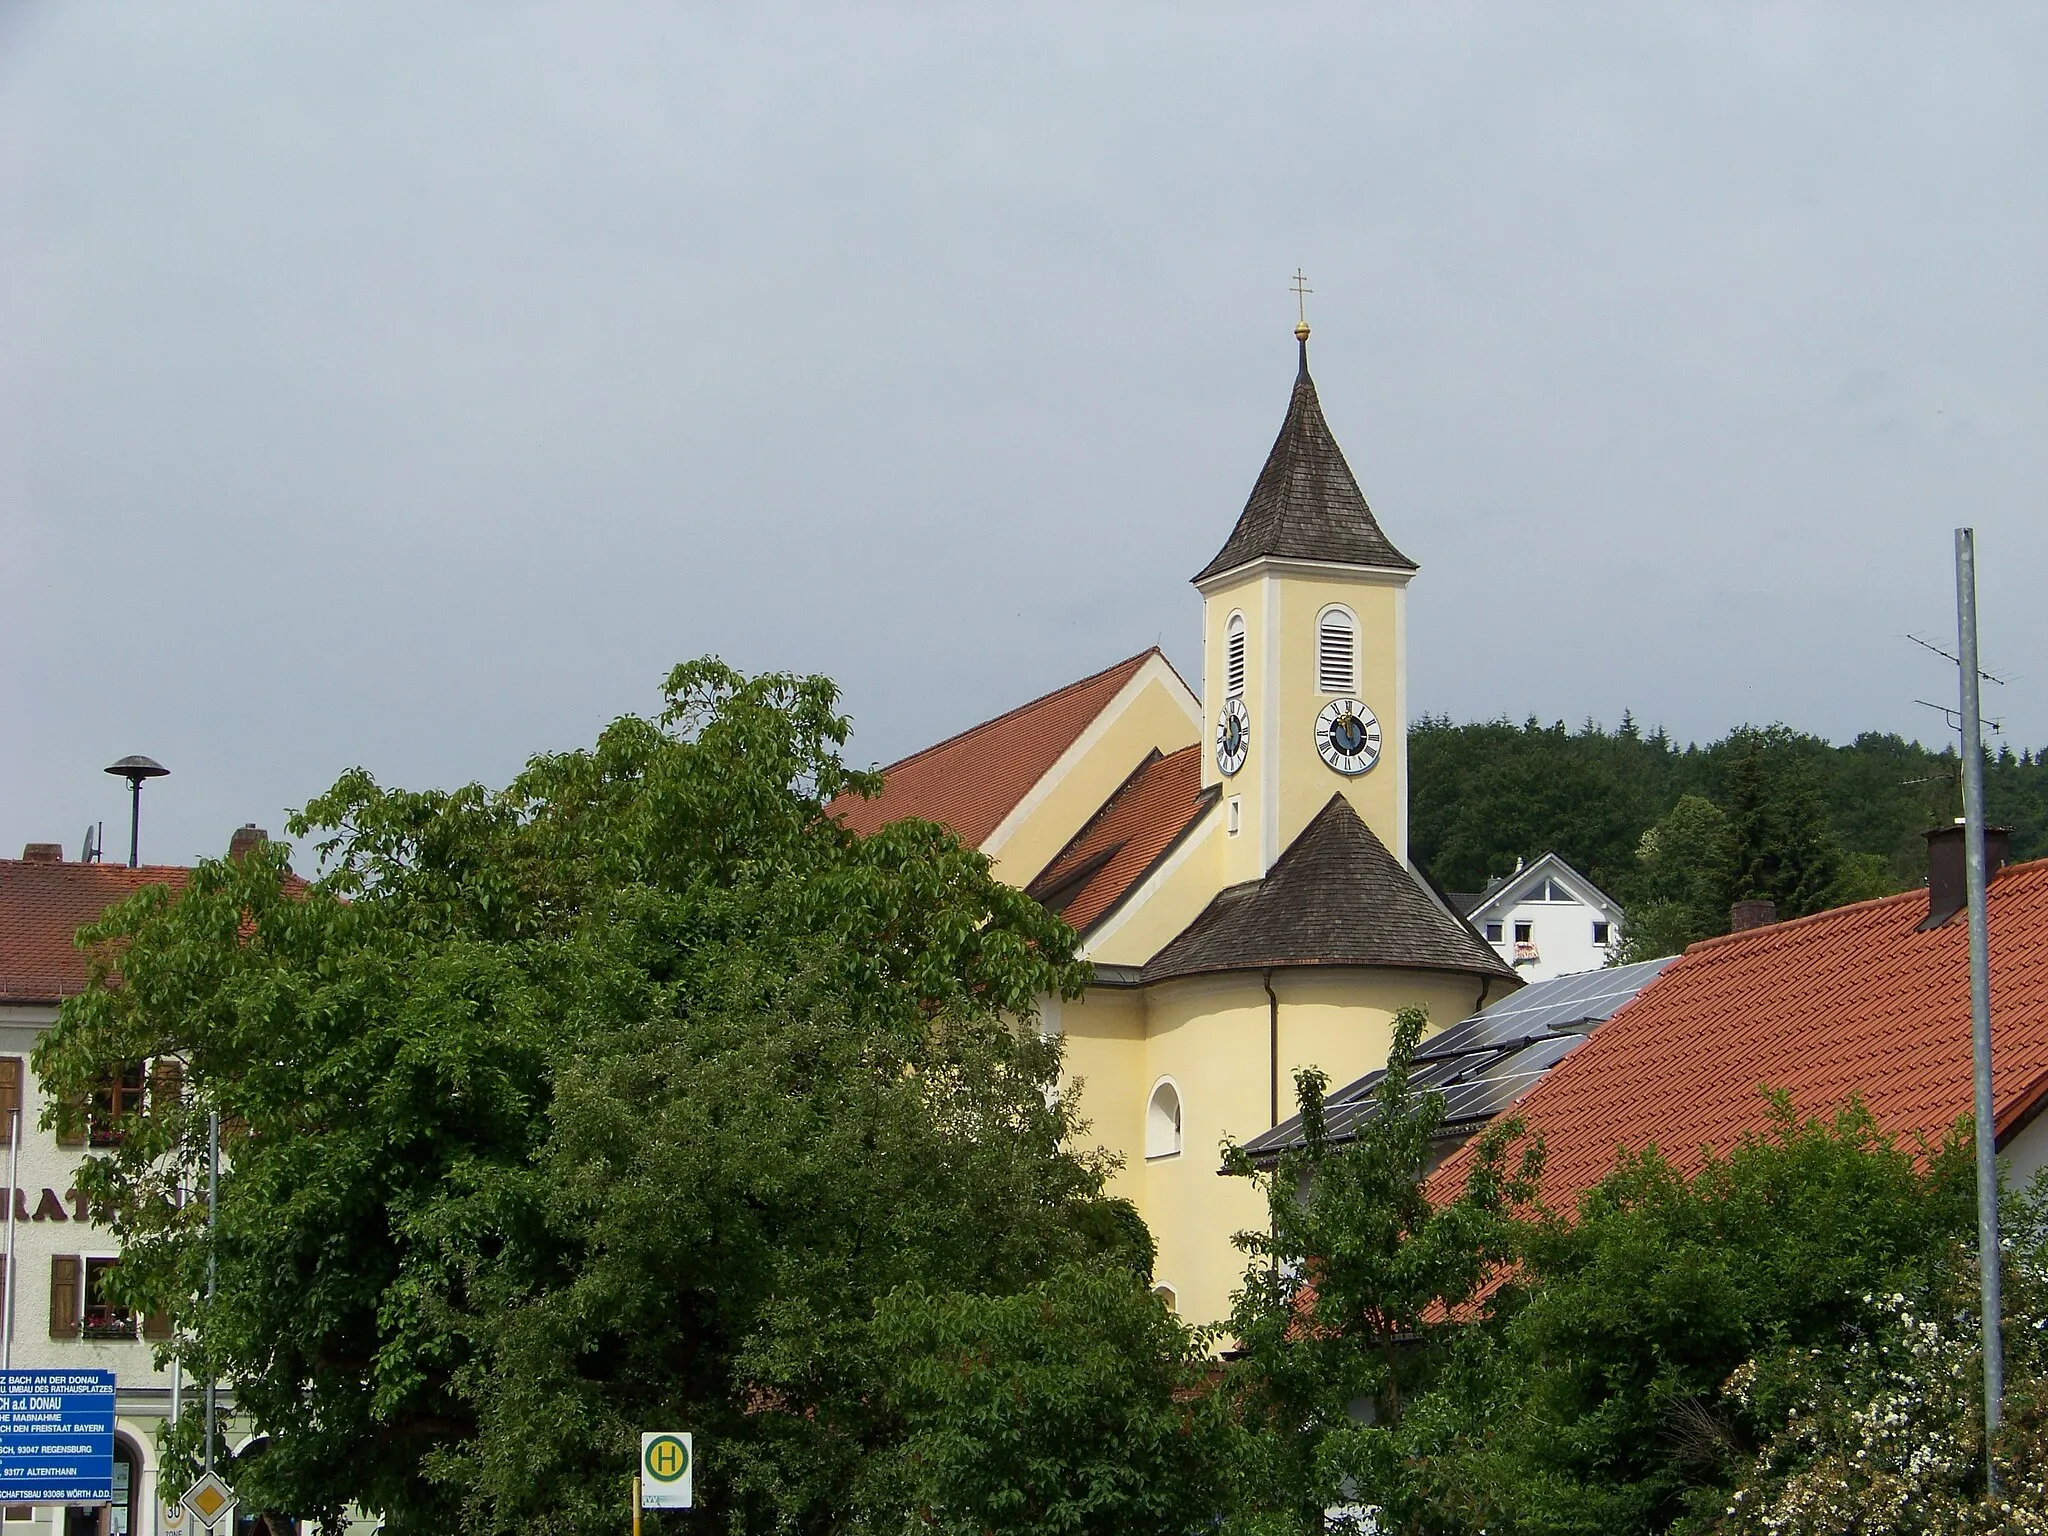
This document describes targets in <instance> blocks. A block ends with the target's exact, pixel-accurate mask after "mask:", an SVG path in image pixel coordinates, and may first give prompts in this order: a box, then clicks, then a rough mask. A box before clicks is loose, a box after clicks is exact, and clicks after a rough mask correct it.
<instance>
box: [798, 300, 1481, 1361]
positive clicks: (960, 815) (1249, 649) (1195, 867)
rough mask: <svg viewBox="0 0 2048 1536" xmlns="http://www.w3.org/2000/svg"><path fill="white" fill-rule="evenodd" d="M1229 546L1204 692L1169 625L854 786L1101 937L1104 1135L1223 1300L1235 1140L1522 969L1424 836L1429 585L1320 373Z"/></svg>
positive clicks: (1208, 636) (1083, 1014)
mask: <svg viewBox="0 0 2048 1536" xmlns="http://www.w3.org/2000/svg"><path fill="white" fill-rule="evenodd" d="M1297 338H1298V341H1299V345H1300V356H1299V367H1298V369H1297V372H1296V375H1295V380H1294V385H1293V389H1292V392H1291V394H1290V397H1289V400H1288V406H1287V413H1286V416H1285V419H1284V421H1283V423H1282V426H1281V429H1280V433H1279V436H1278V438H1277V439H1276V441H1275V442H1274V445H1273V448H1272V450H1271V452H1270V453H1269V454H1268V456H1267V460H1266V463H1265V465H1264V467H1263V469H1262V470H1261V471H1260V473H1259V475H1258V478H1257V480H1256V482H1255V484H1254V486H1253V489H1252V493H1251V496H1250V498H1249V499H1248V500H1247V502H1246V503H1245V506H1244V509H1243V511H1242V513H1241V514H1240V515H1239V517H1238V519H1237V521H1236V523H1235V525H1234V526H1233V527H1232V528H1231V529H1230V531H1229V535H1228V537H1227V538H1226V539H1225V541H1224V543H1223V545H1222V547H1221V548H1220V549H1219V550H1218V552H1217V554H1216V556H1215V558H1214V559H1212V560H1211V561H1210V562H1209V563H1208V564H1207V565H1206V566H1205V567H1203V569H1202V570H1201V571H1200V572H1199V573H1198V574H1197V575H1196V576H1195V578H1194V584H1195V587H1196V589H1197V590H1198V591H1199V592H1200V593H1201V595H1202V600H1203V634H1202V649H1201V655H1202V658H1203V673H1202V678H1201V682H1200V686H1199V688H1192V687H1190V686H1189V685H1188V684H1187V683H1186V682H1185V681H1184V680H1183V679H1182V678H1181V677H1180V676H1179V675H1178V674H1177V673H1176V672H1175V671H1174V669H1173V667H1172V666H1171V665H1169V664H1168V663H1167V661H1166V658H1165V657H1164V656H1163V655H1162V654H1160V653H1159V652H1158V651H1157V650H1153V651H1148V652H1145V653H1144V654H1142V655H1139V656H1135V657H1131V658H1129V659H1128V660H1126V661H1123V662H1120V663H1118V664H1117V665H1116V666H1114V667H1111V668H1108V669H1107V670H1105V671H1103V672H1101V673H1098V674H1096V675H1094V676H1093V677H1089V678H1084V679H1082V680H1081V681H1080V682H1077V683H1074V684H1072V685H1070V686H1068V687H1067V688H1063V689H1061V690H1059V691H1058V692H1056V693H1052V694H1048V695H1046V696H1045V697H1044V698H1041V699H1038V700H1034V701H1033V702H1032V703H1030V704H1027V705H1024V706H1022V707H1021V708H1019V709H1017V710H1013V711H1011V712H1010V713H1009V714H1007V715H1003V716H1000V717H998V718H997V719H995V720H991V721H988V722H985V723H984V724H982V725H979V726H976V727H974V728H973V729H972V730H969V731H966V732H963V733H962V734H961V735H959V736H956V737H953V738H950V739H949V740H947V741H944V742H941V743H939V744H938V745H937V746H934V747H932V748H929V749H927V750H926V751H924V752H920V753H918V754H916V755H915V756H913V757H910V758H906V759H904V760H903V761H902V762H900V763H895V764H892V765H890V766H889V767H888V768H886V769H884V770H883V776H884V787H883V789H882V791H881V792H880V794H878V795H877V796H876V797H874V798H873V799H868V800H851V799H849V800H844V801H841V802H838V803H837V804H835V806H834V807H833V809H834V812H835V814H837V815H838V816H839V817H840V818H841V819H842V820H843V821H844V822H845V824H846V825H847V826H849V827H850V828H852V829H853V830H855V831H858V832H868V831H872V830H874V829H875V828H877V827H879V826H882V825H884V824H886V823H888V822H890V821H894V820H898V819H900V818H904V817H911V816H917V817H923V818H926V819H930V820H934V821H939V822H942V823H944V824H946V825H947V826H949V827H951V828H952V829H953V830H954V831H955V832H956V833H957V834H958V835H959V836H960V838H961V840H962V841H963V842H965V843H967V844H968V845H970V846H972V847H976V848H979V849H980V850H981V851H982V852H983V853H985V854H986V855H988V857H989V858H990V860H991V863H992V867H993V869H994V871H995V873H996V874H997V875H998V876H999V877H1000V878H1002V879H1004V880H1007V881H1009V882H1010V883H1012V884H1014V885H1018V886H1022V887H1023V888H1025V889H1026V890H1028V891H1030V892H1031V893H1032V894H1033V895H1035V896H1037V897H1038V899H1039V900H1041V901H1042V902H1044V903H1045V904H1046V905H1047V906H1048V907H1049V908H1051V909H1052V910H1054V911H1057V912H1058V913H1060V914H1061V916H1062V917H1064V918H1065V919H1066V921H1067V922H1068V923H1069V924H1071V925H1072V926H1073V927H1074V928H1075V930H1076V931H1077V932H1078V933H1079V934H1080V935H1081V940H1082V953H1083V955H1084V956H1085V957H1086V958H1087V959H1089V960H1091V961H1093V962H1094V965H1095V983H1094V985H1092V986H1091V987H1090V988H1089V989H1088V991H1087V993H1086V995H1085V996H1083V997H1082V998H1080V999H1079V1000H1077V1001H1073V1002H1065V1003H1062V1002H1061V1001H1060V1000H1058V999H1047V1000H1045V1001H1044V1003H1043V1005H1042V1010H1041V1015H1040V1020H1039V1024H1040V1027H1041V1028H1043V1029H1045V1030H1047V1031H1049V1032H1054V1033H1057V1034H1058V1035H1059V1036H1061V1037H1062V1039H1063V1043H1064V1053H1065V1069H1064V1070H1065V1073H1066V1077H1067V1085H1068V1086H1069V1087H1071V1088H1073V1089H1076V1090H1077V1091H1078V1097H1079V1105H1080V1112H1081V1115H1082V1117H1083V1118H1084V1119H1085V1121H1086V1122H1087V1130H1086V1132H1085V1134H1086V1137H1087V1139H1088V1142H1089V1143H1090V1145H1099V1146H1100V1147H1101V1148H1102V1149H1104V1150H1106V1151H1108V1152H1110V1153H1111V1154H1113V1155H1114V1157H1115V1158H1116V1159H1117V1161H1118V1165H1119V1171H1118V1172H1117V1174H1116V1175H1115V1177H1114V1179H1113V1181H1112V1186H1111V1187H1112V1192H1113V1193H1115V1194H1119V1195H1123V1196H1126V1197H1128V1198H1129V1199H1130V1200H1131V1201H1132V1202H1133V1203H1134V1204H1135V1205H1136V1206H1137V1208H1138V1210H1139V1211H1140V1213H1141V1214H1142V1215H1143V1216H1144V1218H1145V1220H1146V1222H1147V1224H1148V1225H1149V1226H1150V1228H1151V1230H1152V1233H1153V1236H1154V1238H1155V1239H1156V1241H1157V1243H1158V1247H1159V1258H1158V1263H1157V1266H1156V1269H1155V1280H1156V1282H1157V1285H1158V1287H1159V1289H1160V1291H1161V1293H1162V1294H1163V1295H1164V1296H1165V1297H1166V1298H1168V1299H1169V1300H1170V1301H1171V1302H1172V1304H1173V1305H1175V1306H1176V1307H1177V1308H1178V1309H1179V1310H1180V1311H1181V1312H1182V1313H1183V1314H1184V1315H1186V1316H1188V1317H1190V1318H1191V1319H1193V1320H1195V1321H1198V1322H1206V1321H1211V1320H1215V1319H1219V1318H1222V1317H1224V1316H1225V1315H1226V1314H1227V1313H1228V1311H1229V1307H1230V1297H1231V1292H1232V1291H1233V1290H1234V1289H1235V1288H1236V1286H1237V1285H1238V1284H1239V1282H1240V1280H1241V1277H1242V1271H1243V1255H1242V1254H1241V1253H1240V1252H1239V1251H1238V1250H1237V1248H1236V1247H1235V1245H1234V1244H1233V1243H1232V1240H1231V1239H1232V1235H1233V1234H1234V1233H1236V1232H1238V1231H1241V1230H1245V1229H1248V1228H1252V1227H1256V1226H1258V1225H1261V1224H1262V1222H1263V1219H1264V1218H1263V1209H1262V1207H1261V1206H1260V1204H1259V1198H1258V1195H1257V1192H1256V1191H1255V1190H1254V1189H1253V1188H1251V1187H1250V1186H1249V1185H1248V1184H1247V1183H1246V1182H1245V1181H1243V1180H1228V1179H1219V1178H1218V1177H1217V1165H1218V1157H1219V1154H1220V1152H1221V1149H1222V1148H1223V1147H1224V1146H1225V1145H1226V1144H1229V1143H1240V1144H1241V1143H1244V1142H1247V1141H1249V1140H1250V1139H1251V1138H1253V1137H1255V1136H1257V1135H1259V1134H1260V1133H1262V1132H1265V1131H1268V1130H1270V1129H1272V1128H1273V1127H1274V1126H1275V1125H1277V1124H1279V1123H1280V1121H1281V1120H1283V1119H1284V1118H1285V1117H1286V1116H1288V1115H1289V1114H1291V1113H1292V1112H1293V1108H1294V1106H1293V1102H1292V1100H1293V1090H1292V1082H1293V1077H1294V1074H1295V1072H1296V1071H1297V1070H1298V1069H1300V1068H1303V1067H1310V1066H1313V1067H1318V1068H1320V1069H1322V1070H1323V1071H1324V1072H1326V1073H1328V1074H1329V1076H1330V1079H1331V1080H1332V1081H1333V1082H1346V1081H1349V1080H1352V1079H1354V1078H1357V1077H1360V1076H1362V1075H1364V1074H1365V1073H1367V1072H1370V1071H1371V1070H1372V1069H1374V1068H1375V1067H1378V1066H1380V1065H1383V1064H1384V1062H1385V1060H1386V1055H1387V1050H1388V1047H1389V1045H1390V1044H1391V1041H1392V1033H1393V1019H1394V1015H1395V1014H1396V1013H1397V1012H1398V1011H1400V1010H1401V1009H1402V1008H1405V1007H1410V1006H1417V1007H1422V1008H1424V1009H1426V1010H1427V1011H1428V1014H1429V1017H1430V1020H1431V1022H1432V1024H1433V1025H1434V1026H1437V1027H1442V1026H1445V1025H1449V1024H1453V1023H1455V1022H1457V1021H1459V1020H1461V1019H1464V1018H1466V1017H1467V1016H1468V1015H1470V1014H1471V1013H1473V1012H1474V1011H1475V1010H1477V1009H1479V1008H1481V1007H1483V1006H1484V1005H1485V1004H1486V1003H1488V1002H1490V1001H1492V1000H1494V999H1497V998H1499V997H1501V996H1503V995H1504V994H1505V993H1507V992H1508V991H1511V990H1513V989H1514V988H1515V987H1517V986H1518V985H1520V979H1519V978H1518V977H1517V976H1516V974H1515V971H1514V968H1513V967H1512V966H1511V965H1509V964H1508V963H1506V962H1505V961H1503V960H1502V959H1501V957H1500V956H1498V955H1497V954H1495V952H1494V951H1493V950H1492V949H1491V948H1489V947H1488V946H1487V945H1486V944H1485V943H1483V942H1482V941H1481V940H1480V938H1479V936H1478V934H1477V933H1476V932H1475V931H1474V930H1473V929H1472V927H1471V926H1470V925H1469V924H1468V923H1466V921H1465V920H1464V918H1463V917H1462V916H1461V915H1460V914H1459V913H1458V912H1456V911H1455V910H1453V909H1452V907H1451V906H1450V905H1449V904H1448V902H1447V901H1446V900H1445V899H1444V898H1443V897H1442V896H1440V895H1439V894H1438V893H1437V892H1436V891H1435V890H1434V889H1433V888H1432V887H1431V886H1430V884H1429V883H1428V881H1426V880H1425V879H1423V878H1422V876H1421V875H1420V873H1419V872H1418V871H1417V870H1416V869H1415V868H1414V867H1413V866H1412V865H1411V864H1410V863H1409V861H1408V751H1407V721H1408V716H1409V713H1410V701H1409V698H1408V686H1407V668H1408V656H1407V602H1408V588H1409V583H1410V581H1411V580H1412V579H1413V577H1414V576H1415V574H1416V569H1417V567H1416V565H1415V563H1414V562H1413V561H1412V560H1410V559H1408V558H1407V557H1406V556H1405V555H1403V554H1402V553H1401V552H1400V550H1398V549H1397V548H1396V547H1395V546H1394V544H1393V543H1392V542H1391V541H1390V540H1389V539H1388V537H1387V536H1386V534H1385V533H1384V532H1383V531H1382V529H1381V527H1380V525H1379V522H1378V520H1377V518H1376V517H1375V516H1374V514H1373V512H1372V511H1371V509H1370V508H1369V506H1368V505H1367V503H1366V501H1365V498H1364V496H1363V495H1362V494H1361V492H1360V491H1359V488H1358V484H1357V481H1356V479H1355V478H1354V477H1353V475H1352V473H1351V469H1350V466H1349V465H1348V464H1347V463H1346V462H1345V459H1344V455H1343V453H1342V452H1341V451H1340V450H1339V448H1338V446H1337V443H1336V440H1335V438H1334V436H1333V435H1332V433H1331V431H1330V428H1329V426H1328V423H1327V422H1326V421H1325V419H1324V416H1323V412H1322V407H1321V404H1320V401H1319V399H1318V397H1317V394H1316V388H1315V384H1314V382H1313V380H1312V379H1311V377H1310V375H1309V370H1308V345H1307V328H1306V327H1305V326H1304V327H1302V328H1301V329H1300V330H1299V331H1298V332H1297Z"/></svg>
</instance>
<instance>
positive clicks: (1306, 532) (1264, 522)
mask: <svg viewBox="0 0 2048 1536" xmlns="http://www.w3.org/2000/svg"><path fill="white" fill-rule="evenodd" d="M1294 334H1295V337H1296V339H1297V340H1298V341H1299V342H1300V344H1301V366H1300V369H1299V371H1297V372H1296V374H1295V376H1294V395H1293V397H1292V398H1291V399H1290V400H1289V401H1288V402H1287V419H1286V420H1285V421H1283V422H1282V423H1281V424H1280V435H1279V437H1277V438H1275V439H1274V441H1273V451H1272V452H1271V453H1269V454H1267V455H1266V467H1265V468H1264V469H1262V470H1261V471H1259V478H1258V483H1257V484H1255V485H1254V486H1253V487H1252V494H1251V499H1250V500H1248V501H1246V502H1245V504H1244V511H1243V512H1242V513H1240V514H1239V516H1238V519H1237V526H1236V527H1235V528H1233V529H1231V531H1230V537H1229V538H1228V539H1226V540H1225V541H1224V544H1223V548H1221V549H1220V550H1218V551H1217V552H1216V558H1215V559H1213V560H1211V561H1210V562H1209V563H1208V564H1207V565H1205V566H1203V567H1202V570H1201V573H1200V574H1199V575H1197V576H1196V577H1195V582H1196V584H1197V585H1199V584H1200V583H1202V582H1205V581H1207V580H1208V579H1209V578H1210V577H1212V576H1220V575H1222V574H1223V573H1224V572H1225V571H1232V570H1235V569H1237V568H1238V567H1239V566H1241V565H1249V564H1250V563H1251V562H1252V561H1254V560H1258V559H1262V558H1266V557H1274V558H1279V559H1286V560H1320V561H1328V562H1332V563H1335V564H1339V565H1360V566H1370V567H1374V568H1377V569H1380V570H1395V571H1412V570H1414V569H1415V568H1416V567H1415V562H1414V561H1413V560H1410V559H1409V558H1408V557H1407V556H1406V555H1404V554H1402V553H1401V551H1400V550H1398V549H1396V548H1394V545H1393V543H1392V541H1391V540H1389V539H1388V538H1387V536H1386V535H1385V534H1384V533H1382V532H1381V531H1380V525H1379V523H1378V522H1377V521H1376V520H1375V519H1374V517H1373V515H1372V508H1371V507H1369V506H1367V505H1366V504H1365V496H1364V494H1363V493H1362V492H1361V491H1360V490H1359V489H1358V481H1357V480H1356V479H1354V478H1353V477H1352V474H1351V466H1350V465H1349V464H1347V463H1345V462H1344V451H1343V450H1342V449H1341V448H1339V447H1338V446H1337V439H1336V438H1335V437H1333V436H1332V435H1331V433H1330V424H1329V423H1328V422H1327V421H1325V420H1324V419H1323V407H1322V403H1321V402H1320V401H1319V400H1317V398H1316V384H1315V380H1314V379H1312V378H1310V377H1309V372H1308V326H1307V325H1306V324H1305V323H1304V324H1302V325H1298V326H1296V327H1295V332H1294Z"/></svg>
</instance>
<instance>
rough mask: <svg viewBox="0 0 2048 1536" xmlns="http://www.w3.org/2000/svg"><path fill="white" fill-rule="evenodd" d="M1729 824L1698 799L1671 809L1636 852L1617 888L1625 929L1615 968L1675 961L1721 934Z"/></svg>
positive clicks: (1729, 873)
mask: <svg viewBox="0 0 2048 1536" xmlns="http://www.w3.org/2000/svg"><path fill="white" fill-rule="evenodd" d="M1733 862H1734V858H1733V849H1732V837H1731V834H1730V829H1729V825H1728V818H1727V816H1726V815H1724V814H1723V813H1722V811H1721V808H1720V807H1719V806H1717V805H1715V804H1714V802H1713V801H1711V800H1708V799H1707V798H1705V797H1704V796H1702V795H1682V796H1680V797H1679V801H1678V804H1676V805H1674V806H1673V807H1672V808H1671V810H1670V812H1669V813H1668V814H1667V815H1666V816H1665V817H1664V819H1663V820H1661V821H1659V822H1658V823H1657V825H1655V826H1654V827H1652V828H1650V830H1649V831H1647V832H1645V833H1644V834H1643V837H1642V841H1641V842H1640V843H1639V844H1638V845H1637V847H1636V865H1637V873H1636V874H1635V876H1634V877H1633V878H1632V879H1630V880H1629V881H1627V882H1626V883H1625V884H1624V885H1622V886H1621V887H1620V890H1621V892H1622V893H1623V894H1622V900H1623V902H1624V904H1625V905H1626V907H1627V909H1628V914H1629V917H1628V926H1627V927H1626V928H1625V929H1624V930H1623V935H1622V942H1621V943H1620V944H1619V945H1617V946H1616V948H1615V953H1614V957H1613V959H1614V963H1615V964H1617V965H1625V964H1628V963H1629V962H1631V961H1635V960H1648V959H1652V958H1654V957H1656V956H1658V955H1675V954H1677V953H1678V952H1679V951H1680V950H1682V949H1684V948H1685V947H1686V946H1687V945H1688V944H1692V943H1696V942H1698V941H1699V940H1701V939H1704V938H1708V937H1711V936H1712V935H1714V934H1717V933H1726V932H1727V931H1728V905H1729V901H1728V893H1729V890H1730V888H1731V886H1732V884H1733Z"/></svg>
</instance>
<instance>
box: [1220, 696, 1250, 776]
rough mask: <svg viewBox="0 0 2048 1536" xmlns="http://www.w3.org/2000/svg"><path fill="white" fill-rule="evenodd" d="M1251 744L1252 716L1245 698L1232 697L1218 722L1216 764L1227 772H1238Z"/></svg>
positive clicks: (1224, 707)
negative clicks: (1247, 711)
mask: <svg viewBox="0 0 2048 1536" xmlns="http://www.w3.org/2000/svg"><path fill="white" fill-rule="evenodd" d="M1251 744H1252V717H1251V716H1250V715H1248V714H1246V713H1245V708H1244V700H1243V699H1232V700H1231V701H1230V702H1229V703H1227V704H1225V705H1224V706H1223V716H1222V718H1221V719H1219V720H1218V721H1217V722H1216V766H1217V767H1218V768H1220V769H1221V770H1222V771H1223V772H1224V773H1226V774H1232V773H1235V772H1237V770H1238V769H1240V768H1242V767H1243V766H1244V759H1245V753H1246V752H1248V751H1250V750H1251Z"/></svg>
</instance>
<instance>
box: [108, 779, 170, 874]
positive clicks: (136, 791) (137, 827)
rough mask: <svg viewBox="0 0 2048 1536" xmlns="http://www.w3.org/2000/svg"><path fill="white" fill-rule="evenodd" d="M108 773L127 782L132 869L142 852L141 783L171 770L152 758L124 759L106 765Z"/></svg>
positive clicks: (129, 844)
mask: <svg viewBox="0 0 2048 1536" xmlns="http://www.w3.org/2000/svg"><path fill="white" fill-rule="evenodd" d="M106 771H107V772H108V773H111V774H113V775H114V777H115V778H117V779H126V780H127V781H128V867H129V868H130V869H134V868H135V867H136V865H137V864H138V862H139V855H140V854H141V851H142V781H143V780H144V779H160V778H162V777H164V775H166V774H167V773H169V772H170V771H171V770H170V769H168V768H166V767H165V766H164V765H163V764H162V763H160V762H158V761H157V760H156V759H155V758H153V757H140V756H135V757H124V758H122V759H121V761H119V762H118V763H109V764H108V765H107V770H106Z"/></svg>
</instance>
